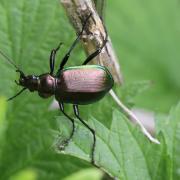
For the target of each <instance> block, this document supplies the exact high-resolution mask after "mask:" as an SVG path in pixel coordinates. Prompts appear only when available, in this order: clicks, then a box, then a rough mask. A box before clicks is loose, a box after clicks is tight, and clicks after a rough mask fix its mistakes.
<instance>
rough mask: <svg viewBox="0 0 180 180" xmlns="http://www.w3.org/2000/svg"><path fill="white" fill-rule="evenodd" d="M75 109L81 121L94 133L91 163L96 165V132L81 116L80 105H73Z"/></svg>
mask: <svg viewBox="0 0 180 180" xmlns="http://www.w3.org/2000/svg"><path fill="white" fill-rule="evenodd" d="M73 109H74V114H75V116H76V117H77V118H78V119H79V121H80V122H81V123H82V124H83V125H84V126H85V127H86V128H88V129H89V130H90V131H91V133H92V135H93V145H92V150H91V163H92V164H93V165H95V160H94V152H95V146H96V134H95V130H94V129H92V128H91V127H90V126H89V125H88V124H87V123H86V122H85V121H83V120H82V119H81V118H80V117H79V109H78V105H73Z"/></svg>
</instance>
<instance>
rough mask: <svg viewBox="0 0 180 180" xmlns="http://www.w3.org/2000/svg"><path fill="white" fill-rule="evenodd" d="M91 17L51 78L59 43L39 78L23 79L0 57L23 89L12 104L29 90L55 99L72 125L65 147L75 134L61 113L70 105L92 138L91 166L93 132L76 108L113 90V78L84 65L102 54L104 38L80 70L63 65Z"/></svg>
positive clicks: (106, 71) (43, 96)
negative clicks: (45, 69) (48, 68)
mask: <svg viewBox="0 0 180 180" xmlns="http://www.w3.org/2000/svg"><path fill="white" fill-rule="evenodd" d="M90 17H91V14H90V15H89V16H88V17H87V18H86V20H85V21H84V24H83V26H82V30H81V32H80V33H79V34H78V36H77V38H76V39H75V41H74V42H73V44H72V46H71V47H70V49H69V51H68V52H67V54H66V55H65V56H64V58H63V59H62V61H61V64H60V66H59V69H58V71H57V73H56V74H55V75H54V64H55V56H56V53H57V51H58V50H59V49H60V46H61V43H60V44H59V46H58V47H57V48H56V49H53V50H52V51H51V54H50V72H49V73H45V74H41V75H39V76H35V75H27V76H26V75H25V74H24V73H23V71H21V70H20V69H19V68H18V67H17V66H16V65H15V64H14V63H13V61H12V60H10V59H9V58H8V57H7V56H6V55H5V54H4V53H2V52H1V51H0V53H1V55H3V56H4V57H5V58H6V59H7V60H8V61H9V62H10V63H11V64H13V65H14V66H15V67H16V69H17V70H16V71H17V72H19V73H20V78H19V82H17V81H15V82H16V84H17V85H19V86H22V87H23V89H22V90H21V91H20V92H18V93H17V94H16V95H15V96H13V97H11V98H9V100H12V99H13V98H15V97H16V96H18V95H20V94H21V93H22V92H23V91H24V90H26V89H29V91H31V92H34V91H37V92H38V94H39V96H41V97H42V98H48V97H50V96H53V95H55V98H56V100H57V101H58V103H59V107H60V110H61V111H62V113H63V114H64V115H65V116H66V117H67V118H68V119H69V120H70V121H71V122H72V127H73V128H72V132H71V134H70V137H69V138H68V139H67V141H66V143H68V142H69V140H70V139H71V138H72V136H73V134H74V130H75V124H74V119H73V118H71V117H70V116H69V115H67V114H66V112H65V110H64V103H70V104H73V109H74V114H75V116H76V117H77V118H78V119H79V120H80V122H81V123H82V124H83V125H84V126H85V127H87V128H88V129H89V130H90V131H91V133H92V135H93V145H92V151H91V158H92V163H94V150H95V145H96V135H95V130H94V129H92V128H91V127H90V126H89V125H88V124H87V123H86V122H85V121H84V120H83V119H81V117H80V116H79V109H78V105H86V104H90V103H94V102H96V101H98V100H100V99H101V98H103V97H104V96H105V94H106V93H107V92H108V91H109V90H110V89H111V88H112V86H113V83H114V81H113V77H112V75H111V74H110V72H109V71H108V69H107V68H106V67H104V66H100V65H86V64H87V63H88V62H90V61H91V60H92V59H93V58H94V57H96V56H97V55H98V54H99V53H100V52H101V50H102V49H103V48H104V46H105V45H106V42H107V33H106V37H105V39H104V41H103V43H102V45H101V47H99V48H98V49H97V50H96V51H95V52H94V53H92V54H91V55H90V56H89V57H87V59H86V60H85V61H84V63H83V64H82V65H81V66H74V67H67V68H64V65H65V64H66V63H67V61H68V59H69V57H70V54H71V51H72V50H73V49H74V47H75V45H76V44H77V42H78V41H79V39H80V37H81V35H82V34H83V31H84V28H85V26H86V24H87V21H88V20H89V19H90Z"/></svg>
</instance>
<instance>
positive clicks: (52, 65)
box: [49, 42, 62, 75]
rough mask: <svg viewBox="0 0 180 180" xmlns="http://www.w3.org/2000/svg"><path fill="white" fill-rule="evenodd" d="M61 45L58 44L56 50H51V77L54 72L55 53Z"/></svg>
mask: <svg viewBox="0 0 180 180" xmlns="http://www.w3.org/2000/svg"><path fill="white" fill-rule="evenodd" d="M61 45H62V43H61V42H60V43H59V45H58V47H57V48H56V49H53V50H52V51H51V54H50V58H49V66H50V75H53V72H54V65H55V59H56V53H57V51H58V50H59V49H60V47H61Z"/></svg>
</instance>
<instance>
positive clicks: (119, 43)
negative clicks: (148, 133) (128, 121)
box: [105, 0, 180, 112]
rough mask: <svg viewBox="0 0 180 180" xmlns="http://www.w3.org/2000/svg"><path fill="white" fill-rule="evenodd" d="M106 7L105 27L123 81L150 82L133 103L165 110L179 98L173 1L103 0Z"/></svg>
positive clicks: (177, 14) (176, 11) (177, 33)
mask: <svg viewBox="0 0 180 180" xmlns="http://www.w3.org/2000/svg"><path fill="white" fill-rule="evenodd" d="M106 7H107V11H106V18H105V19H106V26H107V29H108V32H109V33H110V37H111V39H112V42H113V46H114V48H115V50H116V52H117V55H118V57H119V59H120V63H121V70H122V72H123V76H124V79H125V82H126V83H131V82H136V81H140V80H150V81H152V82H153V86H152V88H151V89H150V90H149V91H147V92H144V93H143V95H142V96H138V97H137V98H136V101H135V104H136V105H137V106H139V107H145V108H148V109H153V110H158V111H166V112H168V111H169V109H170V107H171V106H172V105H174V104H175V103H178V101H179V99H180V94H179V89H180V81H179V67H180V61H179V59H180V54H179V51H180V41H179V38H180V28H179V18H180V11H179V5H177V0H151V1H148V2H147V1H142V0H136V1H132V0H126V1H123V0H119V1H107V6H106ZM169 87H171V88H169Z"/></svg>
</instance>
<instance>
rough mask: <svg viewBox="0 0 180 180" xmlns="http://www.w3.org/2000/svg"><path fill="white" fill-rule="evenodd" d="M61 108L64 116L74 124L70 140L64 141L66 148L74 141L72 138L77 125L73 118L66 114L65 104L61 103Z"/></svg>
mask: <svg viewBox="0 0 180 180" xmlns="http://www.w3.org/2000/svg"><path fill="white" fill-rule="evenodd" d="M59 107H60V110H61V112H62V113H63V114H64V116H66V117H67V118H68V119H69V120H70V121H71V123H72V131H71V134H70V136H69V138H68V139H66V140H65V141H64V146H67V145H68V143H69V141H70V140H71V139H72V137H73V135H74V132H75V123H74V119H73V118H71V117H70V116H69V115H68V114H66V113H65V112H64V104H63V103H59Z"/></svg>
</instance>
